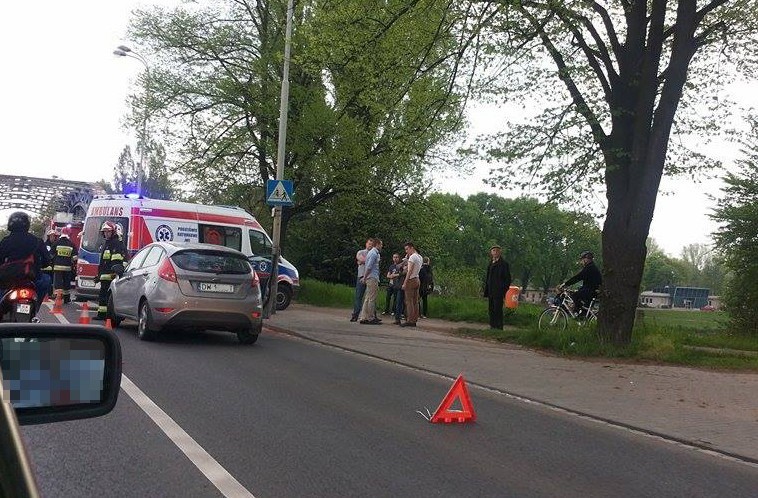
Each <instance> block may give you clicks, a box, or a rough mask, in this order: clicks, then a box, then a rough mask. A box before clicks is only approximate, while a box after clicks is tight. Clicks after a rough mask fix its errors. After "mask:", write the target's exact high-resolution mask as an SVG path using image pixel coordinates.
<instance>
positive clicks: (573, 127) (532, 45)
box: [480, 0, 756, 344]
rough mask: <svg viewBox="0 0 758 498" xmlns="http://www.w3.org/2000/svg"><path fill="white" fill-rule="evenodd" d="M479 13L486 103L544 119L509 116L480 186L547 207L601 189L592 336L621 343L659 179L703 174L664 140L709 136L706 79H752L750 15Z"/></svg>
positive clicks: (714, 116) (603, 8)
mask: <svg viewBox="0 0 758 498" xmlns="http://www.w3.org/2000/svg"><path fill="white" fill-rule="evenodd" d="M484 5H485V6H486V7H485V8H490V9H496V10H497V11H498V13H499V14H498V17H497V20H496V22H494V23H493V24H492V26H491V27H488V28H487V29H485V32H486V33H487V37H486V42H483V45H482V51H481V52H480V54H483V56H490V55H492V54H495V56H493V57H490V58H489V60H488V62H489V63H490V64H489V66H488V67H489V68H490V71H489V72H488V73H487V80H486V81H487V89H488V90H492V91H493V92H491V94H494V95H495V97H496V98H498V99H502V100H503V101H506V102H510V103H514V102H518V103H524V104H522V105H523V106H524V107H527V106H530V105H542V104H545V106H544V109H545V110H544V112H542V113H540V114H538V115H536V116H528V119H521V120H519V119H518V118H519V117H522V118H523V116H519V115H518V114H516V115H515V116H514V118H516V119H515V122H514V123H512V126H511V128H510V130H509V132H506V133H503V134H502V135H501V136H500V137H499V138H500V139H501V140H500V141H498V142H496V143H494V144H493V143H492V142H489V143H487V144H486V148H487V149H488V151H489V153H490V156H491V157H495V158H498V159H502V160H505V161H506V163H507V164H506V165H505V166H504V169H503V170H501V172H502V171H504V173H505V174H500V175H497V174H495V176H494V181H493V183H495V184H498V185H505V186H521V187H523V188H528V189H530V190H531V191H532V192H540V191H541V192H545V193H547V194H548V195H552V196H553V197H554V198H566V197H568V196H570V195H571V194H572V193H574V194H579V195H580V196H582V195H584V196H586V195H589V194H588V192H587V191H588V190H590V189H591V188H592V187H593V185H595V184H600V185H602V186H603V187H604V190H605V196H606V198H607V210H606V214H605V223H604V226H603V262H604V269H603V271H604V286H603V294H604V295H603V306H602V308H601V312H600V318H599V333H600V336H601V338H603V339H605V340H607V341H612V342H614V343H617V344H625V343H628V342H629V341H630V340H631V336H632V327H633V324H634V317H635V308H636V306H637V300H638V294H639V290H640V281H641V278H642V274H643V268H644V263H645V257H646V247H645V241H646V238H647V236H648V232H649V228H650V223H651V220H652V217H653V212H654V209H655V202H656V197H657V194H658V189H659V186H660V181H661V177H662V176H663V175H664V174H666V173H681V172H685V171H692V170H693V169H694V168H696V167H697V166H701V167H702V166H712V165H713V162H712V161H710V162H709V161H707V160H706V159H705V158H704V157H702V156H701V155H698V154H696V153H694V152H692V151H686V150H684V148H683V147H681V146H680V145H681V143H684V142H682V141H679V140H677V141H672V140H671V138H672V134H678V135H679V136H680V137H686V136H687V135H688V134H690V133H697V132H701V131H702V132H705V131H708V130H709V125H712V124H715V123H716V122H718V120H719V119H721V117H723V111H724V109H726V106H722V105H721V104H722V102H721V101H720V100H719V99H716V98H715V97H716V93H715V89H714V88H715V87H714V85H715V84H717V83H719V78H720V77H721V76H723V74H724V72H731V71H740V70H745V71H751V70H753V69H754V68H755V67H756V65H755V55H756V52H755V46H756V8H755V7H756V4H755V2H754V1H743V0H703V1H696V0H648V1H638V0H615V1H592V0H589V1H588V0H564V1H531V0H520V1H507V0H502V1H498V2H487V3H486V4H484ZM715 61H718V62H719V64H718V65H716V64H714V63H715ZM495 63H497V64H495ZM495 70H498V71H499V73H495V72H494V71H495ZM732 80H734V76H732V77H731V78H729V81H732ZM722 81H723V79H722ZM513 109H514V111H515V112H517V113H518V112H519V111H518V110H516V109H517V108H516V106H515V105H514V106H513ZM522 113H526V111H522ZM490 140H491V139H490ZM519 171H520V172H521V174H519ZM524 173H525V174H524ZM585 202H586V201H585Z"/></svg>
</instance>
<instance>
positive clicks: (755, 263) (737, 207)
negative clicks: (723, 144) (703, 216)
mask: <svg viewBox="0 0 758 498" xmlns="http://www.w3.org/2000/svg"><path fill="white" fill-rule="evenodd" d="M752 132H753V134H752V143H751V144H749V145H746V148H745V150H744V153H745V159H743V160H742V161H740V163H739V165H740V172H739V173H738V174H732V173H730V174H728V175H727V176H726V178H724V182H725V183H726V186H725V187H724V188H723V189H722V191H723V198H722V199H721V204H720V206H719V207H718V208H717V209H716V210H715V213H714V215H713V216H712V217H713V219H714V220H716V221H718V222H719V223H720V224H721V227H720V228H719V230H718V231H717V232H716V233H715V234H714V238H715V240H716V244H717V245H718V247H719V248H720V249H721V251H722V252H723V254H724V265H725V266H726V268H727V269H728V270H729V272H730V275H731V278H730V279H729V281H728V283H727V289H726V293H725V296H724V297H725V300H724V302H725V303H726V306H727V309H728V310H729V314H730V316H731V317H732V323H733V326H734V327H735V328H737V329H738V330H740V331H742V332H744V333H747V334H751V335H754V336H758V306H756V303H758V255H757V252H756V248H758V146H756V140H758V122H757V121H754V122H753V128H752Z"/></svg>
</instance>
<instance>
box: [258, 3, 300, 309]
mask: <svg viewBox="0 0 758 498" xmlns="http://www.w3.org/2000/svg"><path fill="white" fill-rule="evenodd" d="M293 10H294V9H293V0H288V1H287V24H286V27H285V31H284V61H283V62H284V67H283V69H282V87H281V93H280V97H279V142H278V144H277V154H276V179H277V180H282V179H283V178H284V153H285V144H286V142H287V114H288V113H287V110H288V108H289V91H290V80H289V75H290V50H291V48H290V47H291V45H292V15H293ZM281 229H282V207H281V206H276V207H275V208H274V229H273V233H272V235H273V240H272V243H273V244H272V245H273V247H272V248H271V263H272V264H271V276H270V277H269V294H268V296H269V297H268V302H267V303H266V307H265V308H264V310H263V317H264V318H271V315H273V314H274V313H276V295H277V294H278V287H279V282H278V280H279V257H280V254H281V252H282V251H281V244H280V238H281Z"/></svg>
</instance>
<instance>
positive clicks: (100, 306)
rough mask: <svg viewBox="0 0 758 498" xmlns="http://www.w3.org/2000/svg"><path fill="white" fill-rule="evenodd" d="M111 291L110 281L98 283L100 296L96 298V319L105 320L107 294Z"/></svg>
mask: <svg viewBox="0 0 758 498" xmlns="http://www.w3.org/2000/svg"><path fill="white" fill-rule="evenodd" d="M110 289H111V281H110V280H101V281H100V294H99V295H98V296H97V318H98V319H101V320H105V317H106V315H107V314H108V292H109V291H110Z"/></svg>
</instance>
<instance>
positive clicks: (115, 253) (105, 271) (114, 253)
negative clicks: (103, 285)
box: [97, 237, 126, 282]
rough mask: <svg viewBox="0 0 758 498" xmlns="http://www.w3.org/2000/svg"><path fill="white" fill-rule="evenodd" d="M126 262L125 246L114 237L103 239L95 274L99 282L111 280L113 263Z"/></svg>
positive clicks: (113, 276)
mask: <svg viewBox="0 0 758 498" xmlns="http://www.w3.org/2000/svg"><path fill="white" fill-rule="evenodd" d="M119 263H120V264H122V265H123V264H125V263H126V246H125V245H124V243H123V242H122V241H121V240H119V239H118V238H116V237H113V238H111V239H109V240H106V241H105V244H103V250H102V251H101V252H100V265H99V266H98V269H97V274H98V276H99V278H100V281H101V282H105V281H109V280H113V279H114V278H115V275H116V274H115V273H114V272H113V265H117V264H119Z"/></svg>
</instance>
